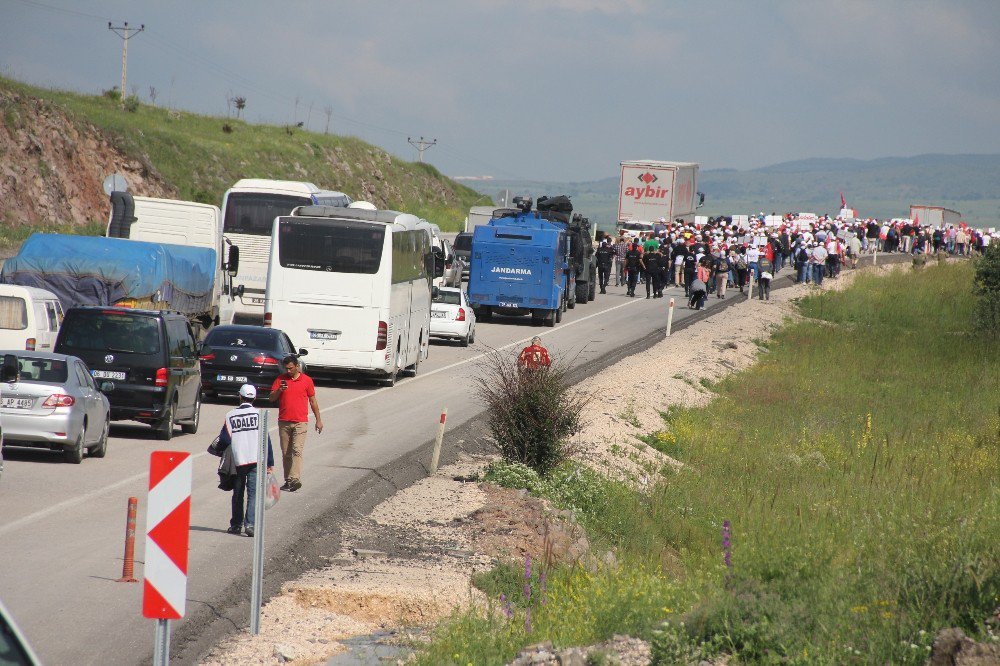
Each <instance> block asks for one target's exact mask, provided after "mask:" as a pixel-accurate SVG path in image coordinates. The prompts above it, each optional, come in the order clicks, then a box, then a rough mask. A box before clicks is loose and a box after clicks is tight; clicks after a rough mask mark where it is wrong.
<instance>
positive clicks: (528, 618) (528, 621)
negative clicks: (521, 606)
mask: <svg viewBox="0 0 1000 666" xmlns="http://www.w3.org/2000/svg"><path fill="white" fill-rule="evenodd" d="M524 632H525V633H527V634H530V633H531V609H530V608H529V609H528V610H526V611H525V612H524Z"/></svg>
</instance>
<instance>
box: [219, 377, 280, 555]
mask: <svg viewBox="0 0 1000 666" xmlns="http://www.w3.org/2000/svg"><path fill="white" fill-rule="evenodd" d="M256 398H257V389H255V388H254V387H253V385H251V384H244V385H243V386H241V387H240V392H239V406H238V407H237V408H236V409H233V410H230V411H229V412H228V413H227V414H226V417H225V421H224V422H223V424H222V430H221V431H220V432H219V439H218V443H217V444H213V447H212V449H211V450H210V452H211V453H215V454H216V455H223V453H224V452H225V451H226V449H230V455H231V456H232V464H233V468H234V476H233V500H232V506H231V508H232V513H231V515H230V518H229V529H228V530H226V531H227V532H229V533H230V534H240V533H241V532H244V531H245V533H246V535H247V536H248V537H252V536H253V530H254V524H255V518H256V515H255V513H256V498H257V448H258V447H257V442H258V439H259V438H260V414H259V412H258V411H257V410H256V409H255V408H254V406H253V401H254V400H255V399H256ZM273 468H274V452H273V451H272V450H271V437H270V436H268V438H267V471H268V472H271V471H272V469H273ZM244 495H245V496H246V509H245V510H244V508H243V499H244Z"/></svg>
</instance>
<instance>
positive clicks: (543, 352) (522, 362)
mask: <svg viewBox="0 0 1000 666" xmlns="http://www.w3.org/2000/svg"><path fill="white" fill-rule="evenodd" d="M517 365H518V366H519V367H520V368H521V369H522V370H539V369H541V368H548V367H551V366H552V361H551V359H549V350H547V349H546V348H545V347H543V346H542V339H541V338H540V337H538V336H537V335H536V336H535V337H533V338H531V344H530V345H528V346H527V347H525V348H524V349H522V350H521V353H520V354H519V355H518V357H517Z"/></svg>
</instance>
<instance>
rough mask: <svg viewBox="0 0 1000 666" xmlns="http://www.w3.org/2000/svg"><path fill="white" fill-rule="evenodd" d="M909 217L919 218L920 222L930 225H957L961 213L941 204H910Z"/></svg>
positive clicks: (941, 226)
mask: <svg viewBox="0 0 1000 666" xmlns="http://www.w3.org/2000/svg"><path fill="white" fill-rule="evenodd" d="M910 219H911V220H919V221H920V224H922V225H923V224H929V225H930V226H932V227H938V228H944V227H957V226H958V224H959V222H961V221H962V214H961V213H959V212H958V211H957V210H951V209H950V208H943V207H941V206H914V205H912V204H911V205H910Z"/></svg>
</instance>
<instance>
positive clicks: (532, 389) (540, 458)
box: [476, 350, 589, 475]
mask: <svg viewBox="0 0 1000 666" xmlns="http://www.w3.org/2000/svg"><path fill="white" fill-rule="evenodd" d="M566 373H567V368H566V366H564V365H562V364H559V363H554V364H553V365H552V367H549V368H540V369H537V370H525V369H523V368H522V367H520V365H518V363H517V360H516V359H515V358H514V357H513V356H511V355H510V354H504V353H501V352H498V351H496V350H494V351H491V352H490V353H488V354H487V355H486V360H485V362H484V364H483V369H482V372H481V374H480V375H479V376H478V377H476V387H477V393H478V395H479V397H480V399H481V400H482V401H483V403H484V404H485V406H486V414H487V416H486V422H487V425H488V427H489V430H490V434H491V435H493V439H494V441H495V442H496V446H497V448H498V449H499V450H500V455H502V456H503V458H504V460H506V461H508V462H518V463H522V464H524V465H527V466H529V467H531V468H532V469H534V470H535V471H537V472H538V473H539V474H542V475H545V474H547V473H548V472H549V471H551V470H552V469H553V468H555V467H556V465H558V464H559V463H560V462H562V461H563V460H565V459H566V457H567V455H568V453H569V450H568V440H569V438H570V437H572V436H573V435H574V434H576V433H577V432H578V431H579V430H580V428H581V427H582V425H583V422H582V414H583V410H584V408H585V407H586V406H587V403H588V401H589V398H588V396H586V395H583V394H581V393H579V392H576V391H574V390H573V389H572V385H571V384H570V381H569V379H568V378H567V376H566Z"/></svg>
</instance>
